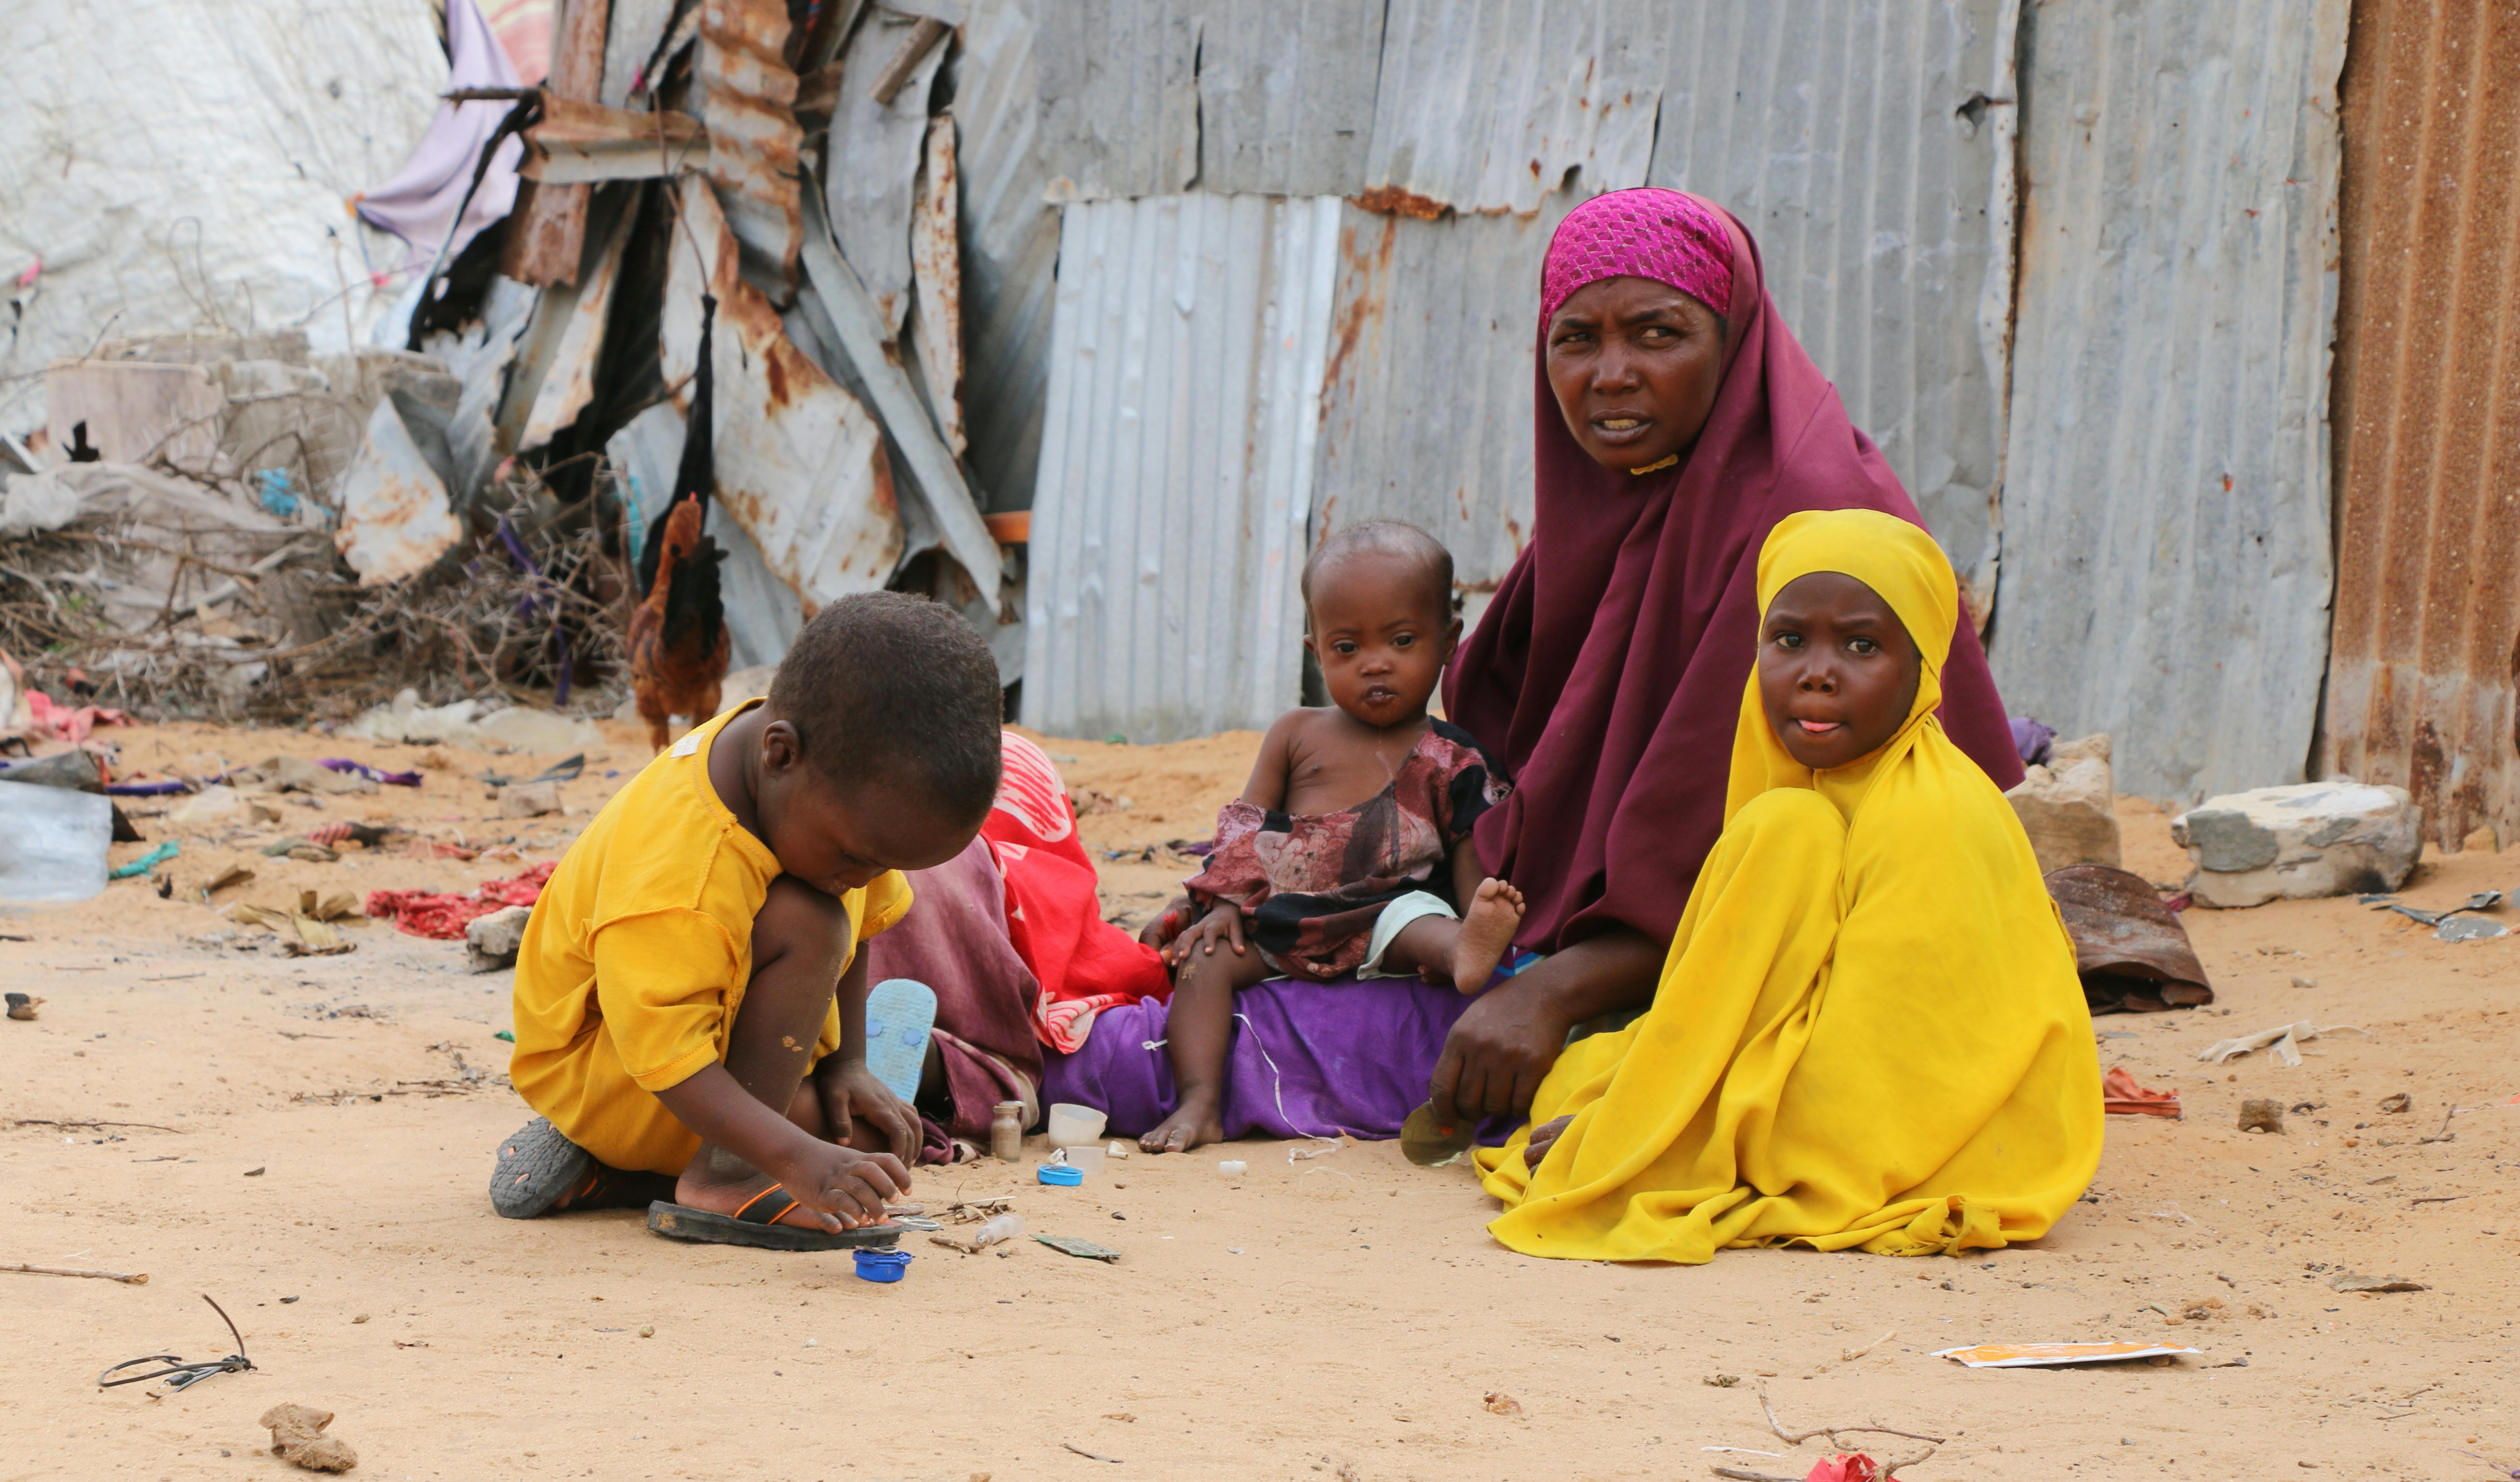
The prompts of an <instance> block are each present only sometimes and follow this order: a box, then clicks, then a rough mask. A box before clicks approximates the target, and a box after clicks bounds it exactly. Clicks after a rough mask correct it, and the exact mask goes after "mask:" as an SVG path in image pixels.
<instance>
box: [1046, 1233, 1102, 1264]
mask: <svg viewBox="0 0 2520 1482" xmlns="http://www.w3.org/2000/svg"><path fill="white" fill-rule="evenodd" d="M1033 1238H1034V1239H1036V1240H1039V1241H1040V1242H1041V1243H1043V1244H1044V1245H1047V1246H1049V1247H1050V1248H1051V1249H1053V1250H1056V1251H1057V1252H1058V1253H1059V1254H1060V1255H1065V1256H1083V1257H1084V1258H1085V1259H1087V1260H1089V1261H1117V1260H1118V1259H1120V1252H1118V1251H1116V1250H1113V1249H1112V1248H1111V1247H1110V1246H1108V1245H1097V1244H1095V1243H1094V1242H1093V1241H1092V1240H1080V1239H1078V1238H1077V1237H1076V1236H1074V1235H1034V1236H1033Z"/></svg>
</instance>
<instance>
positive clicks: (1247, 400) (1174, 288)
mask: <svg viewBox="0 0 2520 1482" xmlns="http://www.w3.org/2000/svg"><path fill="white" fill-rule="evenodd" d="M1341 209H1342V206H1341V203H1340V202H1339V201H1338V200H1337V199H1336V198H1334V197H1320V198H1296V199H1292V200H1287V199H1280V198H1269V197H1259V196H1208V195H1193V196H1172V197H1152V198H1148V199H1145V200H1138V201H1112V202H1081V203H1078V204H1074V205H1070V206H1067V207H1065V208H1064V210H1063V212H1062V215H1063V217H1064V221H1063V223H1062V227H1061V231H1060V241H1059V275H1058V314H1057V331H1056V334H1055V337H1054V339H1053V343H1052V347H1051V391H1050V405H1049V415H1048V422H1047V426H1046V427H1045V429H1044V433H1043V437H1042V452H1041V468H1042V473H1041V477H1042V484H1043V487H1044V488H1045V489H1046V490H1047V489H1056V490H1057V497H1056V498H1045V499H1043V500H1042V501H1041V502H1040V503H1039V504H1038V505H1037V506H1036V507H1035V509H1034V512H1033V531H1032V546H1031V559H1030V583H1029V592H1028V595H1027V599H1026V620H1027V622H1028V624H1029V627H1030V633H1029V642H1030V647H1029V649H1028V651H1027V653H1026V656H1025V661H1024V696H1023V719H1024V721H1025V723H1026V724H1028V725H1032V726H1036V727H1039V728H1041V729H1043V730H1045V731H1049V732H1051V733H1053V734H1055V735H1062V736H1079V735H1084V736H1102V735H1106V734H1121V735H1125V736H1127V737H1128V738H1129V739H1130V740H1132V741H1174V740H1178V739H1180V738H1183V737H1190V736H1204V735H1207V734H1209V733H1211V732H1215V731H1222V730H1230V729H1234V728H1237V727H1256V726H1265V725H1267V724H1268V723H1269V722H1270V721H1272V720H1274V719H1276V718H1277V716H1278V714H1279V712H1280V711H1282V710H1283V709H1284V708H1286V707H1287V706H1288V705H1290V704H1292V703H1294V702H1295V699H1296V696H1297V687H1298V675H1299V673H1300V663H1299V660H1298V657H1297V655H1298V653H1299V651H1300V648H1299V645H1300V634H1301V623H1300V620H1299V616H1298V611H1297V602H1296V591H1295V579H1296V575H1297V573H1298V569H1299V568H1300V567H1301V565H1302V563H1303V555H1304V549H1305V546H1304V525H1305V521H1306V519H1307V517H1308V516H1309V514H1310V511H1311V508H1312V472H1313V463H1314V444H1315V442H1316V440H1317V438H1318V436H1319V433H1320V428H1321V422H1322V385H1323V374H1324V369H1325V365H1326V362H1327V360H1328V340H1329V333H1328V328H1329V321H1330V297H1331V292H1332V288H1333V285H1334V283H1335V281H1336V277H1337V267H1338V228H1339V214H1340V211H1341Z"/></svg>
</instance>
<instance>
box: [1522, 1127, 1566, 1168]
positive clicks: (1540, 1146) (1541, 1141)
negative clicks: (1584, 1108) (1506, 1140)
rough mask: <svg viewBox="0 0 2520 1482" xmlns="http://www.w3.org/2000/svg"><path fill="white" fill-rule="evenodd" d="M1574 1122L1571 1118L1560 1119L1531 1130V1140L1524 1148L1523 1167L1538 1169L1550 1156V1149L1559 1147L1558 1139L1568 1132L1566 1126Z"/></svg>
mask: <svg viewBox="0 0 2520 1482" xmlns="http://www.w3.org/2000/svg"><path fill="white" fill-rule="evenodd" d="M1574 1120H1575V1119H1574V1118H1573V1117H1571V1116H1564V1117H1558V1118H1556V1119H1555V1120H1553V1121H1548V1122H1543V1123H1541V1124H1540V1125H1539V1126H1537V1127H1534V1128H1533V1129H1531V1137H1530V1140H1529V1141H1527V1142H1525V1143H1524V1144H1523V1146H1522V1166H1524V1167H1525V1168H1538V1167H1539V1166H1540V1164H1541V1160H1542V1159H1544V1158H1546V1157H1548V1156H1549V1149H1550V1148H1552V1147H1554V1146H1556V1145H1557V1139H1558V1137H1559V1135H1560V1134H1562V1133H1564V1132H1565V1131H1566V1124H1567V1123H1569V1122H1572V1121H1574Z"/></svg>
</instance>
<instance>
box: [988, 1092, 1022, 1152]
mask: <svg viewBox="0 0 2520 1482" xmlns="http://www.w3.org/2000/svg"><path fill="white" fill-rule="evenodd" d="M1023 1123H1024V1103H1023V1102H1021V1101H1000V1102H999V1103H998V1104H997V1110H996V1114H995V1115H994V1116H992V1117H990V1119H989V1156H991V1157H993V1158H996V1159H997V1160H998V1161H999V1162H1001V1163H1017V1162H1021V1161H1022V1160H1023Z"/></svg>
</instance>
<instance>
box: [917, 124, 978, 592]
mask: <svg viewBox="0 0 2520 1482" xmlns="http://www.w3.org/2000/svg"><path fill="white" fill-rule="evenodd" d="M957 184H958V182H957V181H956V180H955V177H954V115H953V114H952V113H950V112H949V113H947V114H945V115H944V116H942V117H939V118H936V119H934V120H933V121H931V122H930V123H929V124H928V125H927V162H926V164H925V165H924V166H922V168H921V170H920V172H919V194H918V200H917V202H916V203H915V205H914V207H913V209H912V211H911V215H910V267H911V277H912V278H913V280H914V281H915V282H916V283H917V284H918V286H919V317H918V318H917V319H915V320H913V321H912V322H911V329H912V331H913V332H914V333H913V334H912V336H911V340H912V344H913V346H914V347H915V348H916V349H917V350H918V352H919V374H920V376H921V378H922V380H924V381H925V382H926V391H927V405H928V407H929V408H930V409H931V410H932V411H934V412H935V414H936V430H937V431H938V432H939V433H941V434H942V435H943V436H944V438H945V445H946V446H947V447H949V448H951V449H953V450H954V456H955V457H957V458H960V457H961V456H962V455H963V446H964V437H963V249H962V232H961V223H960V222H959V221H958V220H957V219H956V215H957V212H956V206H957V203H958V202H959V201H960V199H961V198H960V195H959V193H958V191H957V189H956V187H957ZM981 574H983V575H986V574H987V573H986V572H983V573H981Z"/></svg>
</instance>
